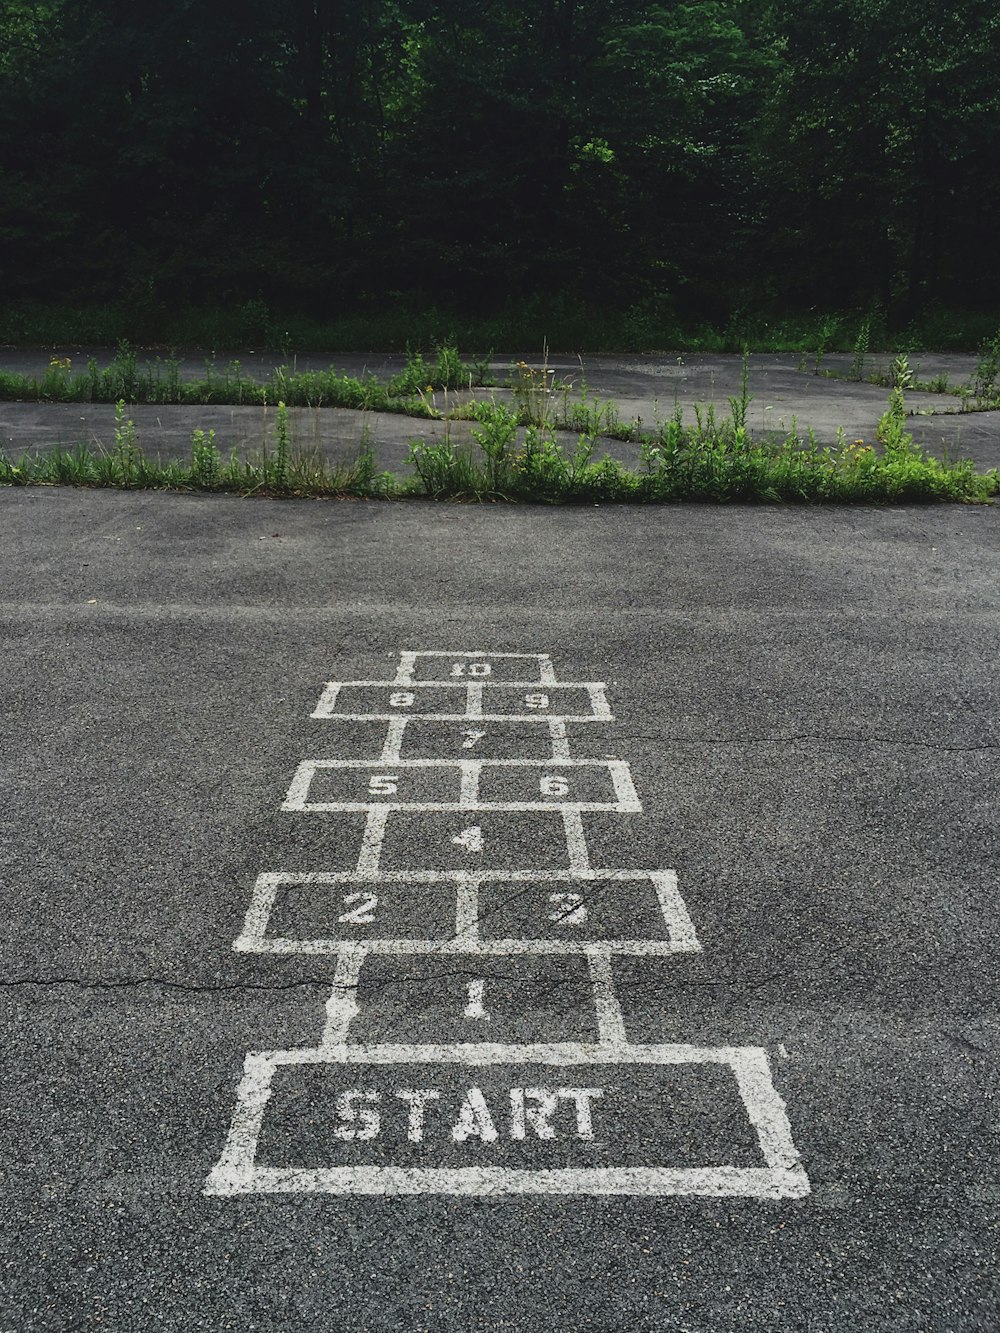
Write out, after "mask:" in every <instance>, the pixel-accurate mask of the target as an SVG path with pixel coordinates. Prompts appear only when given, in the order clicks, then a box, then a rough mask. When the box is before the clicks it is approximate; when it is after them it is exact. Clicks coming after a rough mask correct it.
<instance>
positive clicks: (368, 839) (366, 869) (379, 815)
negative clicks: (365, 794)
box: [355, 805, 389, 879]
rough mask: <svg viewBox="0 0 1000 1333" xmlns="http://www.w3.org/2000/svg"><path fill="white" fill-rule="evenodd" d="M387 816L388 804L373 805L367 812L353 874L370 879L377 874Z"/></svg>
mask: <svg viewBox="0 0 1000 1333" xmlns="http://www.w3.org/2000/svg"><path fill="white" fill-rule="evenodd" d="M388 818H389V808H388V806H384V805H383V806H374V807H373V808H372V809H371V810H369V812H368V818H367V820H366V821H365V836H364V839H363V840H362V843H361V851H360V852H359V853H358V866H357V870H356V871H355V874H356V875H357V877H358V878H359V879H370V878H371V877H372V876H374V875H377V874H378V868H379V858H380V857H381V855H382V842H383V840H384V838H385V826H386V821H387V820H388Z"/></svg>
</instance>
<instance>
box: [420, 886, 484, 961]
mask: <svg viewBox="0 0 1000 1333" xmlns="http://www.w3.org/2000/svg"><path fill="white" fill-rule="evenodd" d="M455 899H456V901H455V936H456V939H460V940H462V941H463V943H464V944H466V945H467V946H472V945H473V944H474V943H475V942H476V940H477V939H478V936H479V881H478V880H477V879H476V878H475V877H474V876H472V875H466V874H463V875H462V878H461V879H460V880H459V881H458V893H457V894H456V895H455ZM427 942H428V943H431V941H427Z"/></svg>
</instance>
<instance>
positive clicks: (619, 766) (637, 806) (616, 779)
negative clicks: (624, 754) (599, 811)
mask: <svg viewBox="0 0 1000 1333" xmlns="http://www.w3.org/2000/svg"><path fill="white" fill-rule="evenodd" d="M601 762H603V763H606V764H607V766H608V772H609V773H610V774H611V781H612V782H613V783H614V788H615V797H616V798H617V800H618V809H619V810H620V811H622V812H623V813H624V812H628V813H630V814H635V813H638V812H639V811H641V810H642V802H641V801H640V800H639V794H638V792H637V791H636V789H635V785H634V783H633V782H632V772H631V769H630V768H629V766H628V764H626V763H625V762H624V761H623V760H621V759H612V760H610V761H608V760H606V759H605V760H603V761H601Z"/></svg>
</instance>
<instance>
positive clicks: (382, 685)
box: [327, 653, 608, 716]
mask: <svg viewBox="0 0 1000 1333" xmlns="http://www.w3.org/2000/svg"><path fill="white" fill-rule="evenodd" d="M447 655H448V656H450V657H455V656H457V654H456V653H449V654H447ZM493 656H494V657H496V656H497V654H496V653H494V654H493ZM468 683H469V679H468V677H467V676H462V677H460V678H456V679H455V680H447V679H442V680H399V679H398V678H394V679H392V680H339V681H336V682H333V681H331V682H330V684H331V685H333V684H336V686H337V688H338V689H341V690H346V689H357V690H394V689H399V688H401V687H403V686H405V687H406V689H408V690H464V689H465V688H466V687H467V686H468ZM476 684H477V685H481V686H482V688H483V689H484V690H537V689H538V687H539V685H541V684H546V685H548V686H549V687H550V688H552V689H554V690H586V691H587V692H588V693H589V694H590V696H591V698H592V699H595V700H599V701H600V702H599V704H598V705H597V707H598V709H599V711H600V712H601V714H602V716H603V715H604V712H605V710H606V709H607V707H608V704H607V700H606V698H605V697H604V691H605V690H606V689H607V688H608V687H607V684H606V682H605V681H603V680H552V681H545V682H543V681H539V680H492V679H490V678H489V677H479V678H478V679H477V680H476ZM327 688H330V686H328V687H327Z"/></svg>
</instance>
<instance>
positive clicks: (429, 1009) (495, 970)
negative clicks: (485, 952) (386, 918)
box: [349, 954, 598, 1045]
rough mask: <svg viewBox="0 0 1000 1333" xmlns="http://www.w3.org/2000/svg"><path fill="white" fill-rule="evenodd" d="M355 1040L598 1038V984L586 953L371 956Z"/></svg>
mask: <svg viewBox="0 0 1000 1333" xmlns="http://www.w3.org/2000/svg"><path fill="white" fill-rule="evenodd" d="M356 999H357V1004H358V1013H357V1015H356V1016H355V1018H354V1019H353V1020H352V1022H351V1028H350V1038H349V1039H350V1042H351V1043H352V1044H353V1043H355V1042H359V1043H362V1044H364V1045H369V1044H374V1043H378V1042H413V1043H418V1044H425V1043H426V1044H435V1045H445V1044H447V1045H450V1044H452V1043H454V1042H467V1041H476V1042H478V1041H488V1042H499V1043H502V1044H506V1043H511V1042H549V1041H581V1042H590V1041H596V1040H597V1036H598V1029H597V1011H596V1006H595V1002H594V989H593V984H592V982H591V978H590V971H589V968H588V966H587V960H586V959H585V958H582V957H558V958H555V957H532V956H521V957H517V958H468V957H465V956H462V955H457V956H456V955H450V954H449V955H445V956H441V957H435V956H433V955H431V956H419V957H414V956H412V955H411V956H403V957H389V956H386V955H378V954H374V955H369V956H368V957H367V958H366V959H365V961H364V963H363V965H362V967H361V973H360V976H359V979H358V987H357V992H356Z"/></svg>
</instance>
